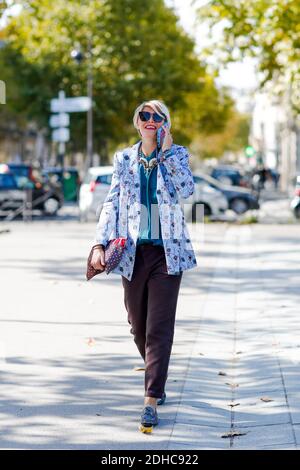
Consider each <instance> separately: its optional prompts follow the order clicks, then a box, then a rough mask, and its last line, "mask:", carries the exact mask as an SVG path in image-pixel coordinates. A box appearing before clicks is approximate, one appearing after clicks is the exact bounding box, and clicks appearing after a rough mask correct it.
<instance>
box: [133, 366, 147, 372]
mask: <svg viewBox="0 0 300 470" xmlns="http://www.w3.org/2000/svg"><path fill="white" fill-rule="evenodd" d="M134 370H135V371H136V372H138V371H140V370H145V367H135V368H134Z"/></svg>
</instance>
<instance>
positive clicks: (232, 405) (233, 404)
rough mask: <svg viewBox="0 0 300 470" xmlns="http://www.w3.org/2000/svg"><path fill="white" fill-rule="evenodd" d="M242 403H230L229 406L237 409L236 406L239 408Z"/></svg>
mask: <svg viewBox="0 0 300 470" xmlns="http://www.w3.org/2000/svg"><path fill="white" fill-rule="evenodd" d="M239 405H240V403H229V405H228V406H231V408H233V407H235V406H239Z"/></svg>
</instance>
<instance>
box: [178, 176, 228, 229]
mask: <svg viewBox="0 0 300 470" xmlns="http://www.w3.org/2000/svg"><path fill="white" fill-rule="evenodd" d="M193 176H194V184H195V189H194V193H193V194H192V196H190V197H189V198H188V199H185V200H184V201H183V200H182V201H181V202H184V203H185V204H186V203H188V204H190V205H191V210H190V211H187V215H188V217H189V218H192V220H193V221H195V220H196V216H197V217H199V216H202V215H205V216H211V217H219V216H220V215H221V214H224V212H225V211H226V210H227V209H228V201H227V199H226V198H225V196H224V195H223V193H222V192H221V191H219V190H218V189H216V188H212V187H211V186H210V185H209V184H208V183H207V182H205V181H203V179H202V178H199V177H197V175H193ZM198 211H199V212H198ZM198 214H199V215H198Z"/></svg>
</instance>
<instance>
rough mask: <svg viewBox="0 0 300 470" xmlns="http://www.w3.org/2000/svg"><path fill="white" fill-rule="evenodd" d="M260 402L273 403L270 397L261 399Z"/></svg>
mask: <svg viewBox="0 0 300 470" xmlns="http://www.w3.org/2000/svg"><path fill="white" fill-rule="evenodd" d="M261 401H265V402H266V403H268V402H269V401H274V400H273V399H272V398H270V397H262V398H261Z"/></svg>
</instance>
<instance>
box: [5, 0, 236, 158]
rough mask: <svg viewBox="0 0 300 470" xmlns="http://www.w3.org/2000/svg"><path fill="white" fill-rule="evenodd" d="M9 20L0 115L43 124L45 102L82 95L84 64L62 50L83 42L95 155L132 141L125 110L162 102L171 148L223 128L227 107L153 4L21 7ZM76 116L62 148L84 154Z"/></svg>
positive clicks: (42, 1) (125, 1)
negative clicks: (170, 132) (168, 122)
mask: <svg viewBox="0 0 300 470" xmlns="http://www.w3.org/2000/svg"><path fill="white" fill-rule="evenodd" d="M21 3H23V9H22V11H21V13H20V14H19V15H18V16H16V17H14V18H10V20H9V23H8V25H7V27H6V29H5V30H4V31H2V35H4V38H5V41H6V47H5V48H3V49H1V50H0V66H1V76H3V78H2V79H4V80H7V83H8V86H7V107H6V112H8V111H10V112H12V113H14V114H15V115H22V116H24V118H25V119H29V120H30V119H32V120H35V121H36V122H37V123H38V125H39V126H47V125H48V119H49V115H50V99H51V98H53V97H55V96H57V93H58V90H59V89H64V90H65V92H66V95H67V96H81V95H85V94H86V82H87V61H86V60H85V61H82V63H81V64H77V63H76V62H75V61H74V60H73V59H72V58H71V56H70V53H71V50H72V49H73V48H74V47H75V46H76V45H77V44H80V45H81V50H82V52H83V53H85V52H86V51H87V50H88V41H89V37H91V39H92V70H93V76H94V139H95V149H96V150H98V151H99V149H101V147H102V145H104V144H105V143H106V141H109V142H110V147H111V148H112V147H115V146H117V145H119V144H120V143H123V142H128V141H134V140H136V139H137V134H136V131H135V129H134V128H133V126H132V115H133V111H134V109H135V107H136V106H137V105H138V104H139V103H140V102H141V101H144V100H146V99H153V98H157V99H162V100H163V101H165V103H166V104H167V105H168V106H169V107H170V110H171V112H172V117H173V122H174V125H173V134H174V137H175V140H177V141H179V140H180V142H182V143H184V144H188V143H189V142H190V141H191V140H192V139H193V138H194V136H195V135H196V134H199V132H211V131H212V130H213V129H214V130H215V129H222V128H224V126H225V123H226V120H227V117H228V113H229V110H230V108H231V106H232V101H231V99H229V98H228V96H227V95H226V94H225V93H223V92H222V91H219V90H217V89H216V87H215V85H214V82H213V80H212V78H211V77H210V76H209V75H208V74H207V72H206V69H205V66H204V64H201V63H200V62H199V59H198V58H197V56H196V54H195V52H194V43H193V40H192V39H191V38H190V37H189V36H188V35H187V34H186V33H185V32H184V31H183V29H182V28H181V27H180V26H179V25H178V22H177V17H176V16H175V14H174V12H173V10H172V9H170V8H167V7H166V6H165V4H164V2H163V0H144V1H140V0H89V1H87V0H85V1H83V0H69V1H67V2H66V1H64V0H56V1H55V2H52V1H50V0H28V1H24V2H21ZM85 126H86V116H85V113H78V114H74V115H71V137H72V141H71V142H70V144H68V145H69V149H74V150H75V149H77V150H84V149H85Z"/></svg>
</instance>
